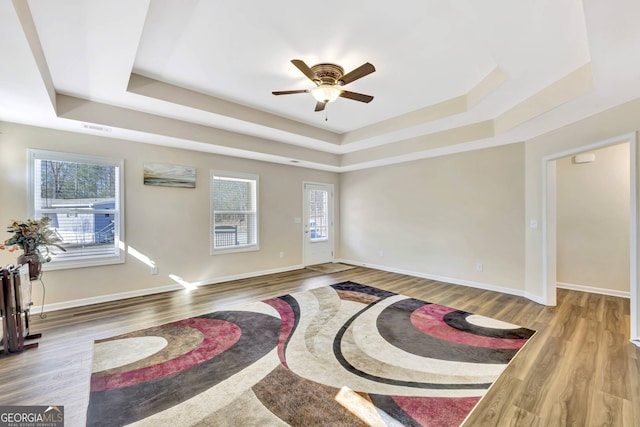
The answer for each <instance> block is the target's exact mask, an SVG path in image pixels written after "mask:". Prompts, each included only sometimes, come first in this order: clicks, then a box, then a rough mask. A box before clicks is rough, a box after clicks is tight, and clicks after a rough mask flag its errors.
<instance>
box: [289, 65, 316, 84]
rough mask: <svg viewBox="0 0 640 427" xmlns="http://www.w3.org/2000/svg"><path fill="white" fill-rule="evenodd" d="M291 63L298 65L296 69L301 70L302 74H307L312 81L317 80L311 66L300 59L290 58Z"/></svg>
mask: <svg viewBox="0 0 640 427" xmlns="http://www.w3.org/2000/svg"><path fill="white" fill-rule="evenodd" d="M291 63H292V64H293V65H295V66H296V67H298V70H300V71H302V74H304V75H305V76H307V78H308V79H309V80H311V81H312V82H315V81H318V77H316V75H315V74H314V73H313V71H311V68H309V66H308V65H307V64H305V62H304V61H303V60H301V59H292V60H291Z"/></svg>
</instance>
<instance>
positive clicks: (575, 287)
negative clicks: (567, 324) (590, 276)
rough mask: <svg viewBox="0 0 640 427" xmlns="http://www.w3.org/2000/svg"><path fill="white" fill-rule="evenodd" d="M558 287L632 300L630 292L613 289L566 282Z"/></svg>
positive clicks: (559, 283) (558, 284)
mask: <svg viewBox="0 0 640 427" xmlns="http://www.w3.org/2000/svg"><path fill="white" fill-rule="evenodd" d="M556 286H557V287H558V288H562V289H569V290H571V291H580V292H590V293H592V294H601V295H609V296H612V297H620V298H631V293H630V292H625V291H616V290H613V289H603V288H594V287H591V286H584V285H576V284H574V283H564V282H558V283H556Z"/></svg>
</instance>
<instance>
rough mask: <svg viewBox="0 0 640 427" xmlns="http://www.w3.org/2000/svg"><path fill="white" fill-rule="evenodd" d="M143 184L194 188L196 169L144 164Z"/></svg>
mask: <svg viewBox="0 0 640 427" xmlns="http://www.w3.org/2000/svg"><path fill="white" fill-rule="evenodd" d="M144 184H145V185H158V186H164V187H188V188H195V186H196V169H195V168H193V167H189V166H178V165H167V164H162V163H145V164H144Z"/></svg>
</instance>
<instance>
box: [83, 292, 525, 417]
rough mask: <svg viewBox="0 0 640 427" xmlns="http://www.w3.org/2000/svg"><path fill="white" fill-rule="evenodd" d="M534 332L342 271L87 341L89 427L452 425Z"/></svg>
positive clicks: (487, 387) (478, 397)
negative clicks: (228, 306) (321, 282)
mask: <svg viewBox="0 0 640 427" xmlns="http://www.w3.org/2000/svg"><path fill="white" fill-rule="evenodd" d="M533 334H534V331H532V330H530V329H526V328H522V327H519V326H516V325H512V324H508V323H504V322H500V321H497V320H494V319H489V318H487V317H482V316H478V315H475V314H471V313H467V312H464V311H459V310H455V309H453V308H448V307H444V306H441V305H437V304H431V303H428V302H426V301H421V300H417V299H413V298H409V297H406V296H403V295H400V294H395V293H393V292H388V291H385V290H381V289H377V288H374V287H371V286H365V285H360V284H357V283H353V282H343V283H338V284H335V285H331V286H326V287H322V288H318V289H313V290H309V291H303V292H297V293H292V294H289V295H285V296H281V297H278V298H273V299H269V300H265V301H261V302H256V303H252V304H247V305H244V306H242V307H239V308H236V309H232V310H224V311H216V312H213V313H210V314H206V315H204V316H199V317H195V318H191V319H185V320H181V321H177V322H173V323H169V324H166V325H162V326H158V327H154V328H149V329H145V330H141V331H137V332H133V333H128V334H125V335H120V336H117V337H112V338H109V339H105V340H99V341H96V342H95V344H94V361H93V373H92V376H91V391H90V399H89V408H88V412H87V425H90V426H121V425H129V424H132V425H136V426H138V425H139V426H154V427H157V426H164V425H167V426H287V425H289V426H365V425H371V426H457V425H460V424H461V423H462V422H463V421H464V419H465V417H466V416H467V415H468V414H469V413H470V411H471V410H472V409H473V407H474V406H475V405H476V403H477V402H478V401H479V400H480V398H481V397H482V396H483V395H484V394H485V393H486V391H487V390H488V389H489V387H490V386H491V385H492V384H493V382H494V381H495V380H496V379H497V378H498V376H499V375H500V373H501V372H502V371H503V370H504V369H505V367H506V366H507V364H508V363H509V361H510V360H511V359H512V358H513V357H514V356H515V355H516V354H517V352H518V351H519V350H520V349H521V348H522V346H523V345H524V344H525V343H526V342H527V340H528V339H529V338H530V337H531V336H532V335H533Z"/></svg>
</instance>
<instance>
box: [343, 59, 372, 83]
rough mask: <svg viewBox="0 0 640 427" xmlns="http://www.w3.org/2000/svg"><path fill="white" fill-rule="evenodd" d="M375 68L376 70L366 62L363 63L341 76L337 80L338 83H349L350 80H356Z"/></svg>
mask: <svg viewBox="0 0 640 427" xmlns="http://www.w3.org/2000/svg"><path fill="white" fill-rule="evenodd" d="M375 70H376V69H375V67H374V66H373V65H371V64H370V63H368V62H367V63H365V64H362V65H361V66H359V67H358V68H356V69H355V70H353V71H350V72H348V73H347V74H345V75H344V76H342V77H341V78H340V80H338V82H339V83H340V84H343V85H346V84H349V83H351V82H352V81H355V80H358V79H359V78H362V77H364V76H366V75H367V74H371V73H373V72H374V71H375Z"/></svg>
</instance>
